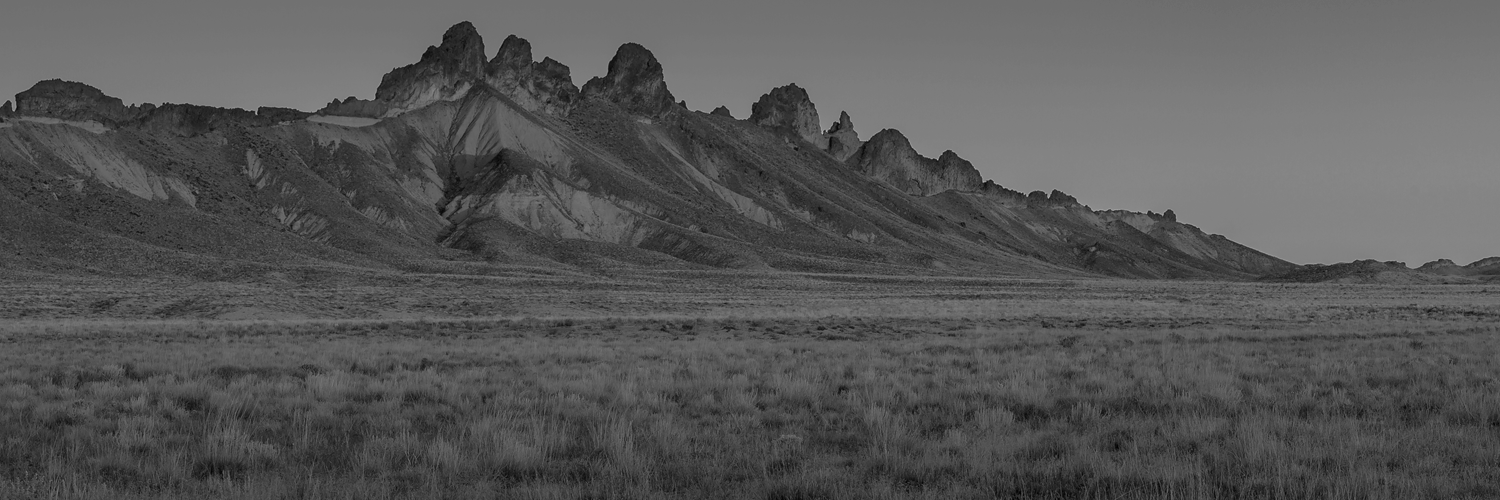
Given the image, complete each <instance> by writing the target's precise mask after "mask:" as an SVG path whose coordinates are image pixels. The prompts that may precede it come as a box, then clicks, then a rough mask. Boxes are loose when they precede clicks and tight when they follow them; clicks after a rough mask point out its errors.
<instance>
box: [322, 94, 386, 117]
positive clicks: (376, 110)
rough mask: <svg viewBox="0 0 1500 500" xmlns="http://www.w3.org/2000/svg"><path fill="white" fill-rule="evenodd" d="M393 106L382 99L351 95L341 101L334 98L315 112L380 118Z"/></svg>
mask: <svg viewBox="0 0 1500 500" xmlns="http://www.w3.org/2000/svg"><path fill="white" fill-rule="evenodd" d="M390 109H391V107H390V106H389V105H386V103H384V102H381V101H371V100H365V99H359V98H356V97H354V96H349V97H347V98H345V99H344V100H342V101H340V100H338V99H334V100H333V101H331V102H329V103H328V105H327V106H323V109H320V110H318V111H317V113H315V114H319V115H331V116H353V117H356V118H380V117H383V116H385V113H386V111H389V110H390Z"/></svg>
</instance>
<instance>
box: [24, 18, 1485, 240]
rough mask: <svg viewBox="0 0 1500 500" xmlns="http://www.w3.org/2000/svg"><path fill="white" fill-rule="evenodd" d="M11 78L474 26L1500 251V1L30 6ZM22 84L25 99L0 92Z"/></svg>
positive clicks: (1164, 204)
mask: <svg viewBox="0 0 1500 500" xmlns="http://www.w3.org/2000/svg"><path fill="white" fill-rule="evenodd" d="M3 10H4V11H5V13H6V16H5V17H6V18H7V22H6V27H5V29H3V30H0V68H3V69H0V95H5V96H9V95H13V94H15V93H18V92H21V91H23V90H25V89H27V88H29V87H30V86H31V85H32V84H34V83H35V82H37V81H39V80H43V79H50V78H63V79H67V80H75V81H82V82H85V83H89V84H91V85H94V86H96V87H99V88H100V89H101V90H103V91H104V92H105V93H107V94H110V95H113V96H116V97H119V98H121V99H124V100H125V102H126V103H141V102H154V103H161V102H186V103H193V104H205V105H215V106H228V107H242V108H250V109H253V108H255V107H257V106H285V107H294V108H300V109H304V110H313V109H317V108H320V107H322V106H323V105H324V104H325V103H327V102H328V101H330V100H333V99H336V98H343V97H346V96H351V95H352V96H359V97H362V98H369V97H373V96H374V93H375V87H376V86H377V85H378V84H379V82H380V77H381V75H383V74H384V73H385V72H387V71H389V70H390V69H392V68H394V67H397V66H402V65H406V64H410V63H412V62H415V61H416V60H417V59H418V58H419V57H420V56H421V53H422V51H423V50H424V49H425V48H426V47H427V46H428V45H435V44H437V43H438V42H439V41H440V39H441V36H442V33H443V31H444V30H446V29H447V28H448V26H451V25H452V24H455V23H457V22H459V21H464V20H467V21H470V22H473V23H474V25H475V26H476V27H477V28H478V29H479V31H480V33H481V35H483V36H484V38H485V41H486V47H487V50H488V51H489V54H490V55H493V54H494V51H495V50H496V49H498V48H499V45H500V42H501V41H502V40H503V39H504V37H505V36H506V35H509V34H516V35H518V36H520V37H522V38H526V39H528V40H530V41H531V43H532V47H533V51H534V53H535V55H536V57H537V58H538V59H540V58H541V57H543V56H549V57H552V58H554V59H557V60H558V61H560V62H562V63H563V64H566V65H568V66H569V67H570V68H571V69H572V72H573V80H574V83H576V84H578V85H580V86H582V84H583V83H584V82H585V81H587V80H588V79H589V78H591V77H593V76H597V75H601V74H603V73H604V72H605V69H606V66H607V63H608V61H609V58H610V57H611V56H612V55H613V54H614V51H615V49H616V48H617V47H618V46H619V45H620V44H622V43H625V42H637V43H640V44H642V45H644V46H645V47H646V48H648V49H650V50H651V51H652V52H653V53H655V55H656V56H657V59H658V60H660V61H661V63H662V66H663V67H664V68H665V73H666V81H667V85H668V87H669V88H670V89H671V90H672V92H673V94H675V95H676V96H677V97H678V98H679V99H685V100H686V101H687V102H688V105H689V107H690V108H692V109H696V110H702V111H708V110H711V109H713V108H714V107H716V106H720V105H724V106H728V107H729V109H730V110H731V111H732V112H733V113H734V114H735V116H738V117H741V118H743V117H745V116H747V115H748V114H749V112H750V105H751V103H753V102H755V100H756V99H758V98H759V97H760V95H762V94H764V93H766V92H768V91H769V90H770V89H772V88H774V87H777V86H780V85H785V84H787V83H797V84H798V85H800V86H802V87H803V88H805V89H807V90H808V93H809V94H810V96H811V98H812V100H813V102H814V103H816V104H817V106H818V110H819V112H820V115H821V117H822V121H823V125H824V127H825V128H826V127H827V126H828V125H830V124H831V123H832V121H833V120H835V119H837V118H838V114H839V111H848V112H849V114H850V116H851V117H852V119H853V122H854V126H855V129H856V130H858V131H859V132H860V134H861V136H862V137H865V138H867V137H869V136H870V135H873V134H874V133H875V132H877V131H879V130H880V129H884V128H895V129H899V130H901V131H902V132H903V133H904V134H905V135H906V136H907V137H908V138H910V139H911V142H912V144H913V145H914V146H915V147H916V148H917V151H918V152H920V153H922V154H924V155H927V156H930V157H936V156H938V155H939V154H941V153H942V152H943V151H944V150H948V149H951V150H953V151H955V152H957V153H958V154H959V155H960V156H962V157H964V158H966V159H968V160H970V161H972V162H973V163H974V165H975V166H976V167H977V168H978V169H979V171H980V173H981V174H983V176H984V177H985V178H986V179H990V180H994V181H995V182H997V183H999V184H1001V185H1003V186H1006V187H1009V188H1012V189H1017V190H1020V191H1033V190H1045V191H1051V190H1053V189H1058V190H1062V191H1064V192H1066V193H1068V194H1071V195H1074V196H1076V197H1078V199H1079V200H1080V201H1081V202H1082V203H1085V204H1087V205H1090V206H1091V207H1093V208H1094V209H1106V208H1109V209H1127V210H1136V211H1147V210H1151V211H1156V212H1162V211H1164V210H1167V209H1172V210H1173V211H1174V212H1175V213H1176V214H1177V216H1178V220H1179V221H1181V222H1186V223H1189V224H1193V225H1196V226H1198V227H1199V228H1201V229H1203V230H1204V231H1207V232H1209V233H1218V234H1223V235H1225V236H1227V237H1229V238H1230V239H1233V240H1235V241H1238V242H1240V243H1243V244H1246V245H1249V246H1251V247H1253V248H1256V249H1258V250H1261V251H1264V252H1266V253H1269V254H1271V255H1274V256H1277V257H1280V258H1283V259H1286V260H1289V261H1292V262H1296V263H1333V262H1343V261H1350V260H1356V259H1378V260H1400V261H1404V262H1407V263H1408V264H1410V265H1412V266H1413V267H1415V266H1417V265H1419V264H1421V263H1423V262H1427V261H1430V260H1434V259H1439V258H1448V259H1452V260H1454V261H1456V262H1458V263H1459V264H1465V263H1468V262H1471V261H1474V260H1478V259H1480V258H1484V257H1489V256H1494V255H1500V220H1497V217H1496V216H1497V215H1500V196H1497V195H1496V193H1497V192H1500V29H1495V27H1496V26H1500V2H1494V1H1492V0H1485V1H1444V0H1430V1H1421V2H1416V1H1409V0H1358V1H1343V0H1256V1H1227V0H1176V1H1167V0H1093V1H1081V0H1036V1H1004V0H998V1H997V0H989V1H945V0H926V1H922V2H915V1H909V0H904V1H899V2H892V1H885V0H868V1H849V2H840V1H816V0H759V1H755V2H746V1H738V2H714V1H704V0H697V1H694V0H672V1H668V0H643V1H633V2H619V1H570V0H546V1H524V0H520V1H504V2H499V1H493V0H490V1H478V0H428V1H423V2H410V1H389V0H360V1H354V0H326V1H316V0H257V1H255V2H247V1H243V0H238V1H218V0H193V1H184V0H132V1H130V2H120V1H117V0H108V1H72V0H50V1H34V0H19V2H18V3H17V2H10V3H8V4H7V7H5V8H4V9H3ZM0 100H3V99H0Z"/></svg>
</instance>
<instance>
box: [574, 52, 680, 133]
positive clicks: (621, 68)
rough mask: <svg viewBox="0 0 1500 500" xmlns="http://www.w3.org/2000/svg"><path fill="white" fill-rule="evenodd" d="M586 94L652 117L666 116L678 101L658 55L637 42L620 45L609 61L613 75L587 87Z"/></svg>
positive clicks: (597, 79) (595, 79)
mask: <svg viewBox="0 0 1500 500" xmlns="http://www.w3.org/2000/svg"><path fill="white" fill-rule="evenodd" d="M583 94H584V95H585V96H599V97H602V98H605V99H608V100H610V101H613V102H615V103H616V104H619V105H621V106H622V107H624V108H625V109H627V110H629V111H632V112H636V113H643V114H648V115H659V114H662V113H665V112H667V111H669V110H671V109H672V108H673V106H674V105H675V104H676V102H677V99H676V98H674V97H672V92H671V91H669V90H667V83H666V78H665V76H663V73H662V66H661V63H660V62H658V61H657V60H656V55H655V54H652V53H651V51H650V50H646V48H645V47H642V46H641V45H640V44H638V43H633V42H632V43H626V44H623V45H620V48H619V49H618V50H616V51H615V56H614V57H613V58H611V59H610V60H609V72H608V73H606V74H605V75H604V76H601V77H595V78H593V79H591V80H589V81H588V83H586V84H584V86H583Z"/></svg>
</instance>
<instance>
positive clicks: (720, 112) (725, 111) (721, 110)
mask: <svg viewBox="0 0 1500 500" xmlns="http://www.w3.org/2000/svg"><path fill="white" fill-rule="evenodd" d="M7 104H9V103H7ZM709 114H711V115H715V116H722V117H725V118H730V119H733V118H734V114H733V113H730V112H729V108H726V107H724V106H719V107H717V108H714V110H713V112H712V113H709Z"/></svg>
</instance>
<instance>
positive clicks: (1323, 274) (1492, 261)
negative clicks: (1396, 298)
mask: <svg viewBox="0 0 1500 500" xmlns="http://www.w3.org/2000/svg"><path fill="white" fill-rule="evenodd" d="M1490 277H1500V259H1496V258H1493V257H1492V258H1489V259H1485V260H1482V261H1479V262H1475V263H1474V264H1470V265H1468V266H1463V267H1459V266H1458V265H1455V264H1453V262H1452V261H1450V260H1447V259H1443V260H1438V261H1433V262H1429V263H1427V264H1423V265H1422V266H1421V267H1418V268H1416V269H1412V268H1410V267H1407V265H1406V263H1404V262H1397V261H1388V262H1380V261H1375V260H1359V261H1354V262H1344V263H1339V264H1330V265H1321V264H1309V265H1305V266H1301V267H1298V268H1296V269H1294V270H1292V271H1289V272H1286V273H1281V274H1274V275H1269V276H1264V277H1262V278H1261V280H1262V281H1269V282H1280V283H1418V284H1423V283H1425V284H1442V283H1474V282H1478V281H1481V280H1487V279H1489V278H1490Z"/></svg>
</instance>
